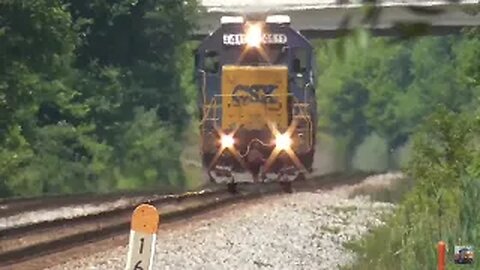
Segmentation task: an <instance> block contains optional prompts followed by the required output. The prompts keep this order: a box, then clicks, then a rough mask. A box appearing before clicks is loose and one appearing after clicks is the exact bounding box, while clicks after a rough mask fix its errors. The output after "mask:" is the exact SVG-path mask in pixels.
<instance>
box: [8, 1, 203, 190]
mask: <svg viewBox="0 0 480 270" xmlns="http://www.w3.org/2000/svg"><path fill="white" fill-rule="evenodd" d="M195 5H196V4H195V1H190V0H188V1H176V0H94V1H83V0H5V1H1V3H0V63H1V65H0V196H6V195H26V194H28V195H35V194H41V193H58V192H85V191H106V190H110V189H112V188H129V187H151V186H167V185H172V184H175V185H177V186H178V185H179V186H181V185H182V183H183V181H184V180H183V176H182V175H180V174H179V172H181V170H180V169H179V168H180V161H179V155H180V150H181V146H180V142H179V141H178V140H172V138H174V137H177V136H179V134H181V132H182V130H183V129H184V128H185V127H186V125H187V124H188V122H189V118H188V116H189V114H188V109H189V108H188V104H190V103H191V102H190V99H193V98H192V97H187V95H186V92H185V91H184V88H183V87H181V86H182V84H183V83H182V80H183V78H182V77H181V74H182V73H181V72H180V71H181V70H182V69H183V68H184V67H183V66H182V63H186V62H185V61H184V60H183V58H185V57H190V54H187V53H185V48H186V46H184V45H183V44H185V42H186V41H187V39H188V37H189V34H190V31H191V29H192V27H193V22H194V19H195V14H196V9H197V8H196V6H195ZM179 63H180V64H179Z"/></svg>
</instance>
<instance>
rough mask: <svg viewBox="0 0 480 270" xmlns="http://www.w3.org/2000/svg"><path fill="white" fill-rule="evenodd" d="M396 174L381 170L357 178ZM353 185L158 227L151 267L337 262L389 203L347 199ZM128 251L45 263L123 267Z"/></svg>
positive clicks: (333, 265)
mask: <svg viewBox="0 0 480 270" xmlns="http://www.w3.org/2000/svg"><path fill="white" fill-rule="evenodd" d="M399 178H401V175H399V174H386V175H379V176H374V177H369V178H368V179H366V180H365V181H364V182H363V183H365V182H366V183H369V184H370V185H371V184H372V183H379V184H383V183H385V182H389V181H390V182H391V180H392V179H399ZM358 185H362V184H358ZM358 185H355V186H343V187H339V188H335V189H333V190H329V191H322V190H319V191H317V192H299V193H294V194H284V195H275V196H271V197H267V198H264V199H261V200H256V201H252V202H244V203H240V204H238V205H236V206H231V207H227V208H226V209H223V210H216V211H217V212H218V213H217V212H215V213H214V214H211V215H210V216H209V217H206V218H202V219H199V220H197V221H194V222H189V223H186V224H184V225H181V226H178V227H177V228H171V229H167V230H163V231H162V227H160V230H159V234H158V239H157V247H156V253H157V254H156V256H155V267H154V269H319V270H320V269H329V270H331V269H338V268H339V266H341V265H345V264H348V263H351V262H352V261H353V260H354V259H355V257H354V254H352V253H351V252H349V251H347V250H346V249H345V248H344V247H343V244H344V243H345V242H347V241H349V240H352V239H357V238H358V237H360V236H362V235H363V234H364V233H366V232H367V231H368V230H369V229H371V228H373V227H375V226H379V225H382V220H381V217H382V215H383V214H388V213H390V212H391V211H392V209H393V208H394V205H392V204H389V203H380V202H372V201H370V199H369V197H364V196H361V197H355V198H352V199H349V198H348V197H349V194H350V192H351V191H352V190H353V189H354V188H356V187H358ZM126 253H127V248H126V247H124V246H122V247H118V248H116V249H112V250H109V251H106V252H101V253H97V254H94V255H92V256H88V257H86V258H83V259H80V260H76V261H71V262H68V263H66V264H63V265H59V266H56V267H54V268H50V269H52V270H53V269H55V270H57V269H123V268H124V267H125V261H126Z"/></svg>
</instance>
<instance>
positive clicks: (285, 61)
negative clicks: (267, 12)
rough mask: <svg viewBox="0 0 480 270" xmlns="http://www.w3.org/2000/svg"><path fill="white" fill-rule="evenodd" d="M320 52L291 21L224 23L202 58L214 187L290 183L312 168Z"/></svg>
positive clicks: (198, 64)
mask: <svg viewBox="0 0 480 270" xmlns="http://www.w3.org/2000/svg"><path fill="white" fill-rule="evenodd" d="M312 59H314V57H313V48H312V46H311V45H310V43H309V42H308V40H307V39H305V38H304V37H303V36H302V35H301V34H300V33H299V32H297V31H295V30H294V29H293V28H292V27H291V26H290V18H289V17H288V16H267V17H266V19H265V20H246V19H245V18H243V17H222V20H221V27H220V28H219V29H217V30H216V31H215V32H213V33H212V34H210V35H209V36H208V37H206V38H205V40H204V41H203V42H202V43H201V44H200V46H199V47H198V49H197V50H196V55H195V69H196V81H197V85H198V90H199V95H198V97H199V99H198V107H199V110H200V112H199V113H200V119H201V123H200V134H201V153H202V159H203V166H204V170H205V173H206V175H207V177H208V179H209V180H210V181H214V182H217V183H221V182H226V183H236V182H251V181H268V180H272V181H281V182H289V181H292V180H294V179H297V178H298V177H301V176H303V175H304V174H306V173H308V172H310V171H311V169H312V163H313V154H314V146H315V127H316V99H315V90H314V85H315V82H314V74H315V72H314V70H313V69H314V66H313V61H312Z"/></svg>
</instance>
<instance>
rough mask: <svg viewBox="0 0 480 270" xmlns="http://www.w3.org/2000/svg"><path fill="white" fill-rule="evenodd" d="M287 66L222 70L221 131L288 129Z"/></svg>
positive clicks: (236, 67) (241, 67) (227, 67)
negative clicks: (272, 126)
mask: <svg viewBox="0 0 480 270" xmlns="http://www.w3.org/2000/svg"><path fill="white" fill-rule="evenodd" d="M287 79H288V69H287V67H286V66H224V67H223V70H222V110H223V114H222V129H224V130H225V129H234V128H235V127H236V126H242V128H244V129H247V130H263V129H266V130H267V129H268V124H269V122H270V123H275V124H276V125H277V127H278V129H279V130H285V129H286V128H287V127H288V106H287V100H288V88H287V85H288V84H287Z"/></svg>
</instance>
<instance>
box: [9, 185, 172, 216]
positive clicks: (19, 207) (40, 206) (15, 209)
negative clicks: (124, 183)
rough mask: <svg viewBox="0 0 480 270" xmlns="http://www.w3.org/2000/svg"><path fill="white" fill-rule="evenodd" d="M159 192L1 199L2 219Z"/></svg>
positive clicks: (166, 190) (163, 193)
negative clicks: (30, 212)
mask: <svg viewBox="0 0 480 270" xmlns="http://www.w3.org/2000/svg"><path fill="white" fill-rule="evenodd" d="M175 192H177V193H178V192H179V191H178V190H172V189H170V190H168V189H162V193H161V195H166V194H168V193H175ZM158 194H159V190H155V191H152V190H149V191H136V192H132V191H127V192H116V193H110V194H90V193H87V194H69V195H51V196H43V197H29V198H23V197H17V198H7V199H0V218H3V217H8V216H12V215H16V214H19V213H22V212H27V211H37V210H46V209H52V208H58V207H60V206H61V207H65V206H73V205H80V204H99V203H105V202H113V201H116V200H120V199H123V198H134V197H139V198H140V197H150V196H153V195H158Z"/></svg>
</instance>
